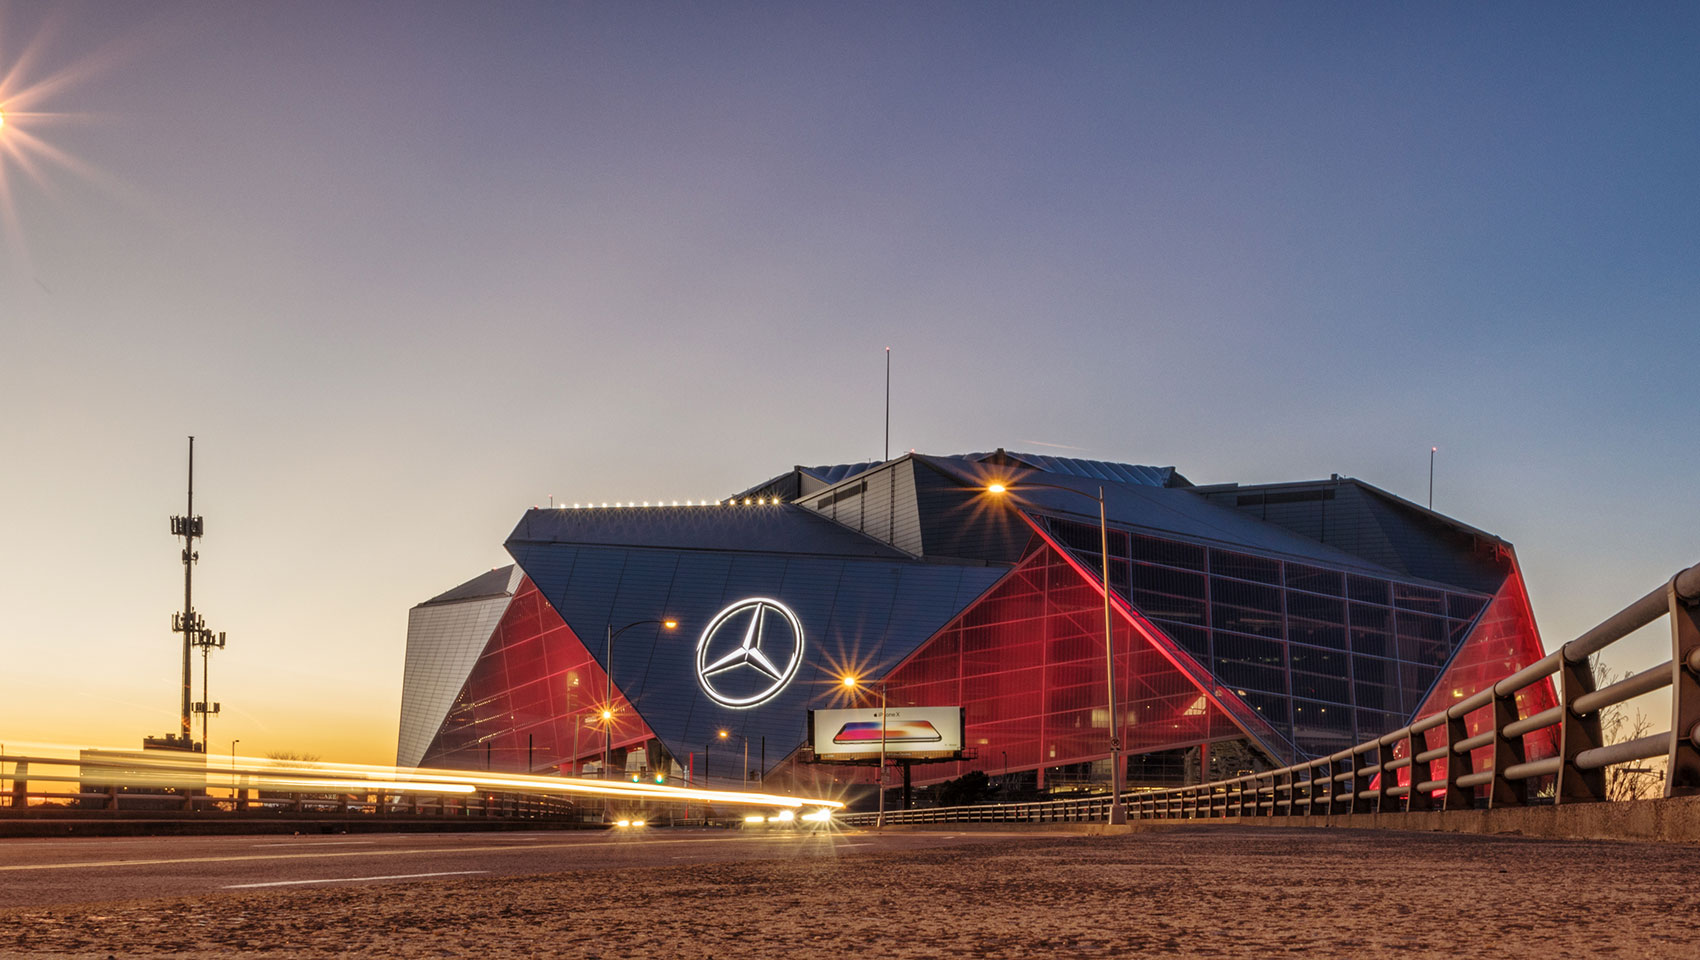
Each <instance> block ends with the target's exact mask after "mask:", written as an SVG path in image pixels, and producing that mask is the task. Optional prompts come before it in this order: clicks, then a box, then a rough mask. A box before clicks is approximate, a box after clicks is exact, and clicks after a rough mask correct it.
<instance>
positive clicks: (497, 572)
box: [418, 563, 514, 607]
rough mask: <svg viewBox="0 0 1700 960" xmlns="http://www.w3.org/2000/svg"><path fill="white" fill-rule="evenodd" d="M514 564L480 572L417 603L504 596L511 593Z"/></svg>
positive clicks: (424, 605) (453, 601) (428, 603)
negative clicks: (458, 584) (450, 588)
mask: <svg viewBox="0 0 1700 960" xmlns="http://www.w3.org/2000/svg"><path fill="white" fill-rule="evenodd" d="M513 573H514V565H513V564H511V563H510V564H508V565H507V566H505V567H497V568H496V569H494V570H491V571H490V572H489V573H481V574H479V575H478V576H476V577H473V578H472V579H471V580H468V581H466V582H465V583H463V584H461V585H460V586H458V587H455V588H454V589H452V590H446V591H444V592H442V593H439V594H437V595H436V596H434V597H432V598H431V599H429V600H427V601H425V602H424V603H421V604H419V605H418V606H421V607H426V606H430V605H431V604H434V603H455V602H458V601H461V600H481V599H483V598H485V597H505V596H512V595H513V592H514V591H513V583H512V580H513Z"/></svg>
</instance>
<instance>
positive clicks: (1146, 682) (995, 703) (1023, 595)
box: [886, 544, 1245, 783]
mask: <svg viewBox="0 0 1700 960" xmlns="http://www.w3.org/2000/svg"><path fill="white" fill-rule="evenodd" d="M1103 603H1104V601H1103V593H1102V592H1101V591H1100V590H1099V589H1098V587H1097V584H1096V582H1095V581H1089V580H1087V579H1086V578H1084V577H1083V576H1082V575H1081V573H1080V572H1079V571H1078V570H1077V569H1076V568H1075V567H1074V566H1073V565H1072V564H1071V563H1069V562H1068V560H1067V559H1066V558H1065V557H1064V556H1063V555H1062V554H1061V553H1060V552H1059V551H1058V550H1056V549H1054V548H1053V547H1052V546H1050V545H1049V544H1044V545H1041V546H1039V547H1038V548H1037V549H1035V550H1034V551H1033V552H1032V553H1030V554H1029V555H1028V556H1027V557H1026V558H1024V559H1023V560H1022V561H1021V562H1020V563H1019V564H1018V565H1017V566H1016V567H1015V569H1014V570H1012V571H1011V572H1010V573H1009V574H1008V575H1007V576H1005V577H1004V579H1002V580H1000V581H999V582H998V584H997V585H996V586H994V587H993V588H992V589H991V590H990V591H988V592H987V593H986V595H985V596H983V597H981V598H980V600H979V601H977V602H976V603H975V604H973V605H972V606H970V607H969V608H968V609H967V610H965V611H963V612H962V613H961V614H960V615H958V616H957V617H956V619H954V620H952V621H951V622H950V623H948V624H946V625H945V626H944V627H943V628H942V629H941V630H939V632H938V633H936V634H934V635H933V636H932V638H931V639H929V640H928V641H927V642H926V643H924V644H922V646H921V647H920V648H919V649H918V650H916V651H915V653H914V654H912V655H911V656H910V657H909V659H908V660H906V661H904V662H903V663H901V664H899V665H898V667H897V668H896V669H894V670H893V671H892V672H891V673H890V675H889V679H888V680H887V682H886V692H887V697H888V700H889V702H890V703H891V704H893V705H919V706H954V705H961V706H962V707H964V708H965V710H966V714H967V726H966V739H965V745H966V747H967V748H968V749H969V750H970V751H973V752H974V754H975V757H974V759H973V760H971V761H963V762H960V763H943V764H928V765H926V766H924V767H923V766H918V767H916V768H915V770H914V776H915V782H917V783H928V782H935V781H939V780H944V779H948V778H951V777H956V776H960V775H962V774H963V773H966V772H968V771H970V770H982V771H985V772H986V773H988V774H990V775H993V776H996V775H999V774H1001V773H1003V772H1004V770H1005V769H1008V770H1011V771H1015V770H1032V769H1035V768H1039V769H1041V770H1042V769H1043V768H1045V767H1052V766H1060V765H1064V764H1072V763H1081V762H1085V761H1091V760H1099V759H1103V758H1104V757H1106V756H1108V755H1109V722H1110V717H1109V709H1108V700H1109V696H1108V690H1107V687H1106V683H1105V675H1104V606H1103ZM1114 640H1115V653H1116V656H1115V673H1116V677H1117V682H1118V684H1119V688H1118V695H1117V700H1118V706H1119V707H1120V711H1121V717H1120V722H1121V724H1122V738H1123V744H1124V750H1125V751H1126V752H1127V753H1129V754H1137V753H1145V752H1148V751H1152V750H1161V749H1167V748H1174V747H1188V746H1192V745H1194V744H1197V743H1200V742H1203V741H1207V740H1225V739H1237V738H1239V737H1243V736H1245V734H1244V733H1243V732H1242V731H1241V730H1240V728H1239V727H1238V726H1237V725H1235V724H1234V722H1233V721H1232V720H1230V719H1229V718H1228V717H1227V716H1226V715H1225V714H1224V713H1223V712H1222V710H1221V708H1220V707H1218V706H1217V705H1216V704H1215V703H1213V702H1212V701H1211V700H1210V698H1208V697H1207V696H1205V694H1204V691H1203V690H1202V689H1201V688H1200V687H1199V686H1198V684H1196V683H1195V682H1193V681H1192V680H1191V679H1190V678H1188V677H1187V676H1186V675H1185V674H1184V673H1182V672H1181V671H1180V670H1178V669H1177V668H1176V667H1175V665H1174V663H1173V662H1172V661H1171V658H1170V657H1169V656H1168V655H1166V654H1165V653H1163V652H1162V651H1160V650H1159V649H1157V648H1156V647H1155V646H1154V645H1153V644H1152V643H1151V642H1150V641H1149V640H1148V639H1147V638H1146V637H1145V636H1143V635H1141V634H1140V633H1139V632H1138V631H1137V630H1136V629H1134V626H1133V625H1132V624H1131V623H1130V622H1129V620H1128V619H1127V617H1126V614H1125V611H1122V610H1120V609H1119V608H1118V610H1117V615H1116V616H1115V617H1114Z"/></svg>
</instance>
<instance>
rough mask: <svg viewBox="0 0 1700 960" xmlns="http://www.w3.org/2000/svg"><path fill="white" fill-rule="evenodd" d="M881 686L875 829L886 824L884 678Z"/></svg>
mask: <svg viewBox="0 0 1700 960" xmlns="http://www.w3.org/2000/svg"><path fill="white" fill-rule="evenodd" d="M879 688H880V772H879V777H878V778H877V779H878V781H879V791H880V804H879V812H877V813H875V814H874V829H875V830H878V829H879V828H881V827H883V826H885V681H883V680H882V681H880V684H879Z"/></svg>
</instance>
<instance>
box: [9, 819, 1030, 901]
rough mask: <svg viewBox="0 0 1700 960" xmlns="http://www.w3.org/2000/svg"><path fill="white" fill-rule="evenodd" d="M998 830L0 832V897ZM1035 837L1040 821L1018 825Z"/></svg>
mask: <svg viewBox="0 0 1700 960" xmlns="http://www.w3.org/2000/svg"><path fill="white" fill-rule="evenodd" d="M1011 836H1015V835H1014V834H1004V833H997V832H991V833H987V832H976V833H972V834H968V833H964V834H955V833H948V832H947V833H889V834H874V833H872V832H864V831H844V830H840V829H836V828H832V829H811V830H802V829H794V828H781V829H765V828H761V829H729V830H728V829H681V828H661V827H643V828H626V829H618V828H616V829H612V830H607V831H534V832H515V833H489V832H480V833H434V834H361V835H349V834H341V835H337V834H333V835H329V836H325V835H318V834H315V835H312V836H275V835H273V836H239V837H135V838H129V837H126V838H102V837H87V838H67V839H12V840H0V904H4V905H5V906H8V907H45V906H63V905H72V904H87V903H99V902H106V901H117V900H132V899H138V898H147V897H173V896H194V895H204V894H221V895H229V896H242V895H244V894H252V893H258V892H272V891H282V890H289V889H298V888H307V887H339V886H340V887H353V886H366V885H373V884H385V883H399V882H405V881H410V880H422V879H430V878H463V879H475V878H477V877H481V876H482V877H497V876H507V875H530V874H543V873H554V872H559V871H566V870H623V869H632V868H638V867H656V866H679V865H684V864H690V863H714V862H726V861H748V860H763V859H805V858H823V857H825V858H830V857H837V856H842V855H846V854H853V853H870V852H880V851H886V850H925V849H930V848H937V847H945V846H950V847H956V846H962V845H964V844H970V843H983V842H991V841H995V840H1004V839H1009V838H1010V837H1011ZM1020 836H1023V837H1030V836H1032V834H1031V833H1030V832H1025V833H1022V834H1020Z"/></svg>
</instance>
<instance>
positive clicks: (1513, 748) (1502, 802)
mask: <svg viewBox="0 0 1700 960" xmlns="http://www.w3.org/2000/svg"><path fill="white" fill-rule="evenodd" d="M1559 659H1560V660H1562V659H1564V658H1563V657H1560V658H1559ZM1516 722H1517V691H1515V690H1513V691H1511V692H1510V693H1507V694H1501V693H1499V692H1498V690H1497V689H1496V690H1495V691H1494V695H1493V785H1492V786H1490V787H1489V788H1488V806H1489V807H1520V806H1522V805H1524V804H1526V803H1528V802H1529V781H1527V780H1507V779H1505V771H1506V768H1508V767H1510V766H1512V765H1513V764H1518V763H1522V762H1523V760H1524V756H1523V738H1522V737H1508V736H1506V735H1505V728H1506V726H1507V725H1509V724H1512V723H1516Z"/></svg>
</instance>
